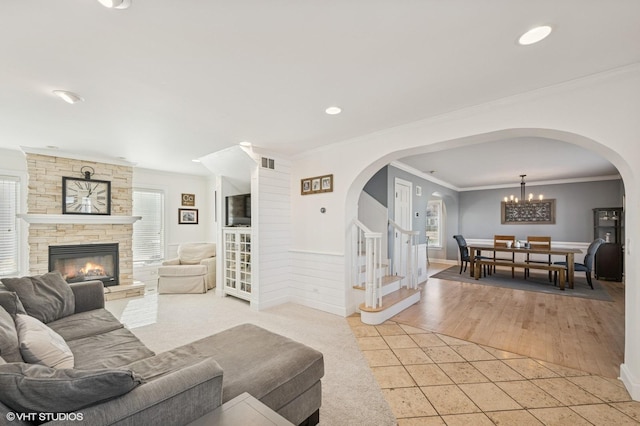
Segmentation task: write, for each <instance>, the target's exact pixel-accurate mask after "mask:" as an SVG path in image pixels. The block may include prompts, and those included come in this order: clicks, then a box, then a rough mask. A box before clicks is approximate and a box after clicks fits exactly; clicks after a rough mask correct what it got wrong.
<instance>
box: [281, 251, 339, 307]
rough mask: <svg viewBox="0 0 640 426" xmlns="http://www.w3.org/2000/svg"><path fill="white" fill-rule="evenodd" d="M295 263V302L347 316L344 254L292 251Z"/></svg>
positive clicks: (293, 289)
mask: <svg viewBox="0 0 640 426" xmlns="http://www.w3.org/2000/svg"><path fill="white" fill-rule="evenodd" d="M291 260H292V265H291V266H292V273H291V277H292V282H291V290H290V294H291V301H292V302H295V303H298V304H300V305H304V306H309V307H311V308H315V309H319V310H321V311H325V312H329V313H332V314H336V315H340V316H346V315H347V308H346V290H345V263H344V262H345V259H344V254H342V253H319V252H310V251H302V250H292V251H291Z"/></svg>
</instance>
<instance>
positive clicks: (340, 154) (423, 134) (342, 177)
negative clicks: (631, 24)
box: [292, 65, 640, 399]
mask: <svg viewBox="0 0 640 426" xmlns="http://www.w3.org/2000/svg"><path fill="white" fill-rule="evenodd" d="M639 111H640V65H633V66H630V67H626V68H623V69H620V70H617V71H615V72H609V73H605V74H601V75H597V76H592V77H589V78H585V79H582V80H576V81H573V82H570V83H566V84H563V85H559V86H554V87H550V88H546V89H541V90H537V91H534V92H530V93H526V94H522V95H517V96H513V97H510V98H505V99H501V100H499V101H495V102H492V103H488V104H483V105H480V106H475V107H471V108H467V109H464V110H460V111H456V112H453V113H450V114H446V115H442V116H439V117H435V118H432V119H427V120H424V121H421V122H416V123H411V124H409V125H405V126H399V127H396V128H392V129H388V130H385V131H380V132H377V133H374V134H371V135H366V136H363V137H359V138H356V139H353V140H350V141H343V142H340V143H339V144H334V145H330V146H327V147H324V148H322V149H319V150H316V151H312V152H308V153H305V154H303V155H301V156H299V157H297V158H296V159H295V160H296V161H294V162H293V165H294V167H293V169H292V181H293V182H294V183H295V182H299V180H300V179H302V178H304V177H308V176H318V175H323V174H329V173H333V175H334V192H332V193H325V194H321V195H318V196H306V197H302V196H300V194H298V193H297V191H295V190H292V209H293V212H294V215H293V249H294V250H300V251H305V252H309V253H313V252H317V253H320V252H332V253H337V254H338V255H340V256H343V257H344V264H345V265H348V264H349V262H350V256H349V252H348V241H349V240H348V239H347V238H346V237H345V234H346V229H347V228H348V226H349V224H350V223H351V220H352V219H353V218H354V217H355V216H356V214H357V201H358V197H359V194H360V191H361V190H362V188H363V187H364V184H365V183H366V182H367V181H368V179H369V178H370V177H371V176H373V174H374V173H375V172H377V171H378V170H379V169H380V168H381V167H383V166H384V165H385V164H388V163H390V162H391V161H393V160H395V159H398V158H401V157H404V156H407V155H412V154H416V153H425V152H433V151H437V150H442V149H447V148H453V147H459V146H468V145H469V144H478V143H483V142H486V141H490V140H496V139H501V138H509V137H515V136H539V137H547V138H552V139H559V140H563V141H566V142H570V143H575V144H577V145H580V146H582V147H584V148H587V149H590V150H592V151H594V152H596V153H598V154H600V155H601V156H603V157H604V158H606V159H608V160H609V161H611V162H612V163H613V164H614V165H615V166H616V167H617V168H618V170H619V171H620V174H621V176H622V178H623V181H624V185H625V192H626V206H625V207H626V218H627V224H626V225H627V226H626V237H627V240H626V244H625V249H626V253H625V265H627V266H626V271H625V278H626V284H627V287H626V334H625V363H624V364H623V365H622V369H621V376H622V379H623V380H624V383H625V385H626V386H627V389H628V390H629V391H630V393H631V395H632V396H633V397H634V399H640V309H638V307H640V283H639V282H638V281H639V279H640V273H639V271H638V266H637V262H635V261H634V257H633V255H634V254H635V244H636V241H640V227H639V224H638V218H639V217H640V181H639V179H640V178H639V177H638V175H637V170H638V169H640V144H639V143H638V140H639V139H640V121H638V120H637V114H638V112H639ZM479 161H483V160H482V159H479ZM484 161H487V162H491V161H492V159H485V160H484ZM294 188H297V187H296V186H294ZM320 207H326V208H327V214H325V215H321V214H320V213H319V209H320ZM318 257H320V255H318ZM305 260H306V261H307V262H309V261H311V262H313V258H311V259H305ZM294 268H295V264H294ZM319 272H320V273H321V272H322V271H319ZM347 278H348V271H345V273H344V277H343V281H342V283H338V281H337V280H335V281H334V282H332V286H339V285H341V286H342V288H345V287H347V286H348V280H347ZM298 279H301V280H304V281H306V282H309V283H312V282H314V280H316V279H317V277H315V276H309V277H302V276H300V277H298ZM300 285H304V282H301V283H300ZM340 299H341V298H340V297H336V298H335V299H334V300H333V302H335V303H339V302H340ZM346 309H347V311H349V310H350V309H352V307H350V306H346Z"/></svg>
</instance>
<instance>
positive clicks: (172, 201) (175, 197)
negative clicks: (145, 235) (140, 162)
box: [133, 168, 216, 257]
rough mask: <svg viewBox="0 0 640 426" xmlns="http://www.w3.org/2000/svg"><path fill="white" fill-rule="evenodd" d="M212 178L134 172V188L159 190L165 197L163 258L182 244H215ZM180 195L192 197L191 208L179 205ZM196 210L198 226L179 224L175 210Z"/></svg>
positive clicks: (156, 172) (139, 169)
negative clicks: (193, 199)
mask: <svg viewBox="0 0 640 426" xmlns="http://www.w3.org/2000/svg"><path fill="white" fill-rule="evenodd" d="M212 179H213V178H210V177H207V176H198V175H185V174H179V173H169V172H163V171H158V170H150V169H141V168H134V169H133V187H134V189H135V188H149V189H161V190H163V191H164V194H165V198H164V202H165V230H166V233H165V244H166V246H167V249H166V250H167V252H166V253H165V257H172V256H174V255H175V251H176V250H177V246H178V245H179V244H180V243H184V242H197V241H209V242H211V241H216V226H215V225H216V222H215V214H214V208H213V207H214V204H213V203H214V191H215V182H214V181H213V180H212ZM182 194H195V196H196V198H195V200H196V205H195V206H194V207H185V206H182ZM180 208H188V209H191V208H195V209H198V224H197V225H179V224H178V209H180Z"/></svg>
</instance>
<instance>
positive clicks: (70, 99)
mask: <svg viewBox="0 0 640 426" xmlns="http://www.w3.org/2000/svg"><path fill="white" fill-rule="evenodd" d="M53 94H54V95H56V96H57V97H59V98H60V99H62V100H63V101H65V102H67V103H70V104H75V103H78V102H82V101H84V99H82V98H81V97H80V96H78V95H76V94H75V93H73V92H68V91H66V90H54V91H53Z"/></svg>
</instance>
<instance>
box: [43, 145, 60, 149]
mask: <svg viewBox="0 0 640 426" xmlns="http://www.w3.org/2000/svg"><path fill="white" fill-rule="evenodd" d="M46 148H48V149H60V148H59V147H57V146H55V145H47V146H46Z"/></svg>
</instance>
